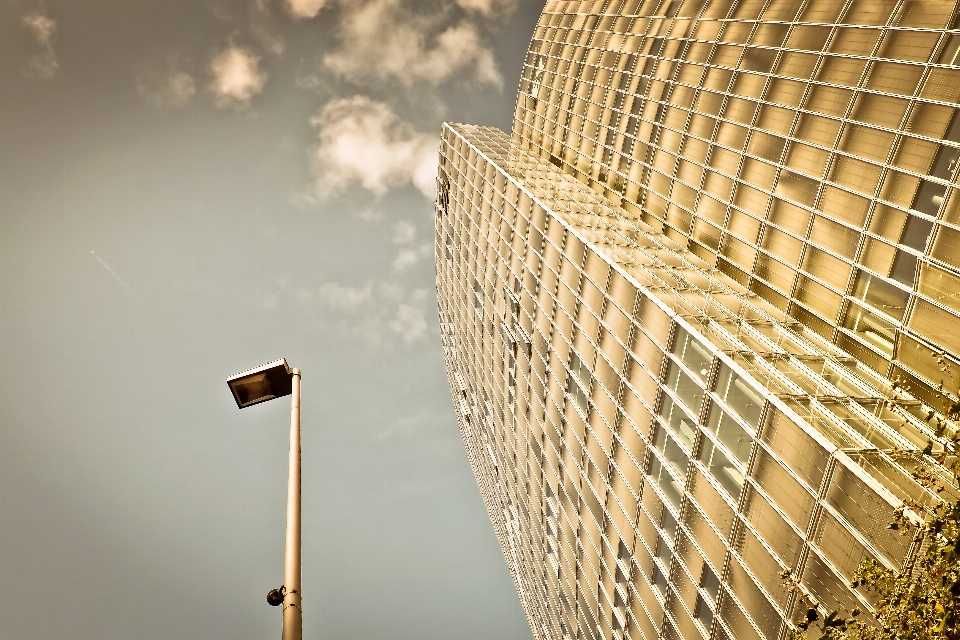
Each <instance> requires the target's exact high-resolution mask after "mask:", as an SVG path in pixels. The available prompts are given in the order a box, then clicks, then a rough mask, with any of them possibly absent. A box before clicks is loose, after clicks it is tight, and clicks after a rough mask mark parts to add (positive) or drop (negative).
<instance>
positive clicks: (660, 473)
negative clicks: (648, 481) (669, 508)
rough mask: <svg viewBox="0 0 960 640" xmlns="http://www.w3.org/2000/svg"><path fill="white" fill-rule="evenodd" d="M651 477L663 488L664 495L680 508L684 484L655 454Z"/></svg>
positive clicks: (652, 458) (652, 459)
mask: <svg viewBox="0 0 960 640" xmlns="http://www.w3.org/2000/svg"><path fill="white" fill-rule="evenodd" d="M650 477H651V478H652V479H653V481H654V482H656V483H657V485H659V487H660V488H661V489H662V490H663V493H664V495H666V496H667V499H668V500H670V502H671V503H673V506H674V507H676V508H677V509H679V508H680V497H681V496H682V495H683V485H682V484H681V483H680V482H679V481H677V480H676V479H675V478H674V477H673V476H672V475H670V472H669V471H667V470H666V469H665V468H664V467H663V465H662V464H660V459H659V458H657V457H656V456H655V455H654V456H652V457H651V459H650Z"/></svg>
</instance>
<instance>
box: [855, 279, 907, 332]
mask: <svg viewBox="0 0 960 640" xmlns="http://www.w3.org/2000/svg"><path fill="white" fill-rule="evenodd" d="M853 295H854V296H855V297H856V298H857V299H858V300H863V301H864V302H866V303H867V304H869V305H870V306H872V307H875V308H877V309H879V310H880V311H883V312H884V313H886V314H887V315H890V316H892V317H894V318H896V319H897V320H901V319H903V312H904V310H905V309H906V308H907V298H908V297H909V294H908V293H907V292H906V291H904V290H903V289H900V288H899V287H896V286H894V285H892V284H890V283H889V282H886V281H884V280H881V279H880V278H874V277H873V276H871V275H870V274H869V273H865V272H863V271H860V272H858V273H857V281H856V284H855V285H854V290H853Z"/></svg>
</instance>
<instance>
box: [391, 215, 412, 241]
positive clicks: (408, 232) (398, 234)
mask: <svg viewBox="0 0 960 640" xmlns="http://www.w3.org/2000/svg"><path fill="white" fill-rule="evenodd" d="M416 237H417V228H416V227H415V226H413V225H412V224H410V223H409V222H407V221H406V220H401V221H400V222H398V223H397V224H395V225H393V238H392V240H393V244H407V243H408V242H413V239H414V238H416Z"/></svg>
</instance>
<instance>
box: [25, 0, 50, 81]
mask: <svg viewBox="0 0 960 640" xmlns="http://www.w3.org/2000/svg"><path fill="white" fill-rule="evenodd" d="M20 24H21V25H22V26H23V27H24V28H25V29H27V30H28V31H29V32H30V33H31V34H33V37H34V38H35V39H36V41H37V44H39V45H40V46H41V47H42V48H43V50H42V51H41V52H40V53H38V54H36V55H33V56H31V57H30V59H29V60H28V61H27V70H26V74H27V75H30V76H34V77H37V78H43V79H44V80H46V79H49V78H52V77H53V76H55V75H57V70H58V69H59V68H60V63H59V62H57V54H56V52H55V51H54V50H53V36H54V34H56V32H57V22H56V21H55V20H53V19H52V18H49V17H47V16H45V15H43V14H42V13H41V12H39V11H37V12H35V13H31V14H29V15H26V16H23V17H22V18H20Z"/></svg>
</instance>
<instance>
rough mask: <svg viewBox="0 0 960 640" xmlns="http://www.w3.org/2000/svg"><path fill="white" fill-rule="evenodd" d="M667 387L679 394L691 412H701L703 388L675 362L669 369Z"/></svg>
mask: <svg viewBox="0 0 960 640" xmlns="http://www.w3.org/2000/svg"><path fill="white" fill-rule="evenodd" d="M667 387H668V388H669V389H670V390H671V391H673V392H675V393H676V394H677V397H678V398H679V399H680V401H681V402H682V403H683V404H684V405H686V406H687V408H688V409H690V411H691V412H693V413H695V414H698V413H700V405H701V404H702V403H703V389H702V388H701V387H700V385H698V384H697V383H696V382H694V381H693V378H691V377H690V376H688V375H687V374H686V373H684V372H683V371H681V370H680V367H678V366H677V365H676V363H673V362H671V363H670V367H669V369H668V370H667Z"/></svg>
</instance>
